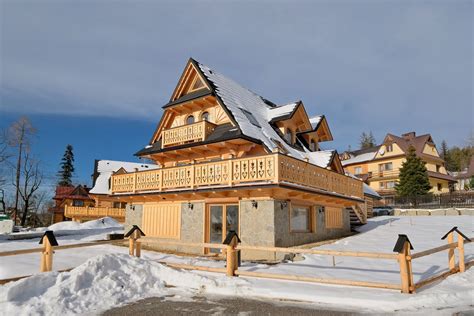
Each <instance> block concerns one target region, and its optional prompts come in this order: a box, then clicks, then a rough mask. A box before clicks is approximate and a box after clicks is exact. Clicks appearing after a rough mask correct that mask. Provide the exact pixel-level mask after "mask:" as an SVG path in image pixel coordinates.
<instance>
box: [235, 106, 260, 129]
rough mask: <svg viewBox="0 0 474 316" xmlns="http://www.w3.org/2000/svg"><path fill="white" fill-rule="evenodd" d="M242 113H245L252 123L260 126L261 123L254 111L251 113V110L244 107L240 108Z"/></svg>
mask: <svg viewBox="0 0 474 316" xmlns="http://www.w3.org/2000/svg"><path fill="white" fill-rule="evenodd" d="M239 109H240V110H241V111H242V113H244V114H245V116H246V117H247V119H248V120H249V122H250V123H252V124H253V125H255V126H257V127H260V128H261V126H260V124H258V121H257V119H256V118H255V116H253V114H252V113H250V112H249V111H247V110H245V109H242V108H239Z"/></svg>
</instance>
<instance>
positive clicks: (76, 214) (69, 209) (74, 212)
mask: <svg viewBox="0 0 474 316" xmlns="http://www.w3.org/2000/svg"><path fill="white" fill-rule="evenodd" d="M64 216H66V217H68V218H72V219H74V220H81V219H93V218H101V217H106V216H107V217H112V218H115V219H117V220H118V221H124V220H125V209H124V208H113V207H89V206H68V205H66V206H65V208H64Z"/></svg>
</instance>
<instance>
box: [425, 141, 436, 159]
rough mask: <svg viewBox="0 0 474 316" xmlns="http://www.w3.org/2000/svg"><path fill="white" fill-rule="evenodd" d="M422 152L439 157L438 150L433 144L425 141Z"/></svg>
mask: <svg viewBox="0 0 474 316" xmlns="http://www.w3.org/2000/svg"><path fill="white" fill-rule="evenodd" d="M423 153H424V154H427V155H430V156H435V157H439V153H438V150H437V149H436V146H435V145H434V144H429V143H426V144H425V146H424V147H423Z"/></svg>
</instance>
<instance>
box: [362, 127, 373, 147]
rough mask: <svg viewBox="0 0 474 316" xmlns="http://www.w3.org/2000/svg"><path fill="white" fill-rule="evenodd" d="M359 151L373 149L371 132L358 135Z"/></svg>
mask: <svg viewBox="0 0 474 316" xmlns="http://www.w3.org/2000/svg"><path fill="white" fill-rule="evenodd" d="M359 144H360V149H367V148H372V147H375V146H376V144H375V137H374V134H372V131H370V132H369V133H368V134H367V133H366V132H362V134H361V135H360V142H359Z"/></svg>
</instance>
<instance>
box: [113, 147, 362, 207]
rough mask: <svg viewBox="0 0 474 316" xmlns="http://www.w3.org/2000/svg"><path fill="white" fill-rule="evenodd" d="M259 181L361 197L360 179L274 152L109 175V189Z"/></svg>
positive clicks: (159, 188) (124, 190)
mask: <svg viewBox="0 0 474 316" xmlns="http://www.w3.org/2000/svg"><path fill="white" fill-rule="evenodd" d="M259 183H292V184H296V185H301V186H303V187H309V188H314V189H320V190H325V191H328V192H331V193H338V194H342V195H345V196H350V197H358V198H363V189H362V181H360V180H357V179H353V178H351V177H347V176H345V175H342V174H339V173H336V172H333V171H330V170H327V169H324V168H321V167H318V166H316V165H313V164H310V163H308V162H305V161H302V160H298V159H295V158H292V157H288V156H286V155H282V154H277V153H275V154H269V155H265V156H258V157H248V158H240V159H228V160H219V161H214V162H207V163H199V164H191V165H186V166H180V167H171V168H162V169H155V170H147V171H138V172H133V173H125V174H118V175H113V176H112V181H111V186H112V187H111V191H112V194H115V193H135V192H151V191H156V192H162V191H172V190H176V189H194V188H200V187H206V186H225V187H232V186H235V185H239V184H259Z"/></svg>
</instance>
